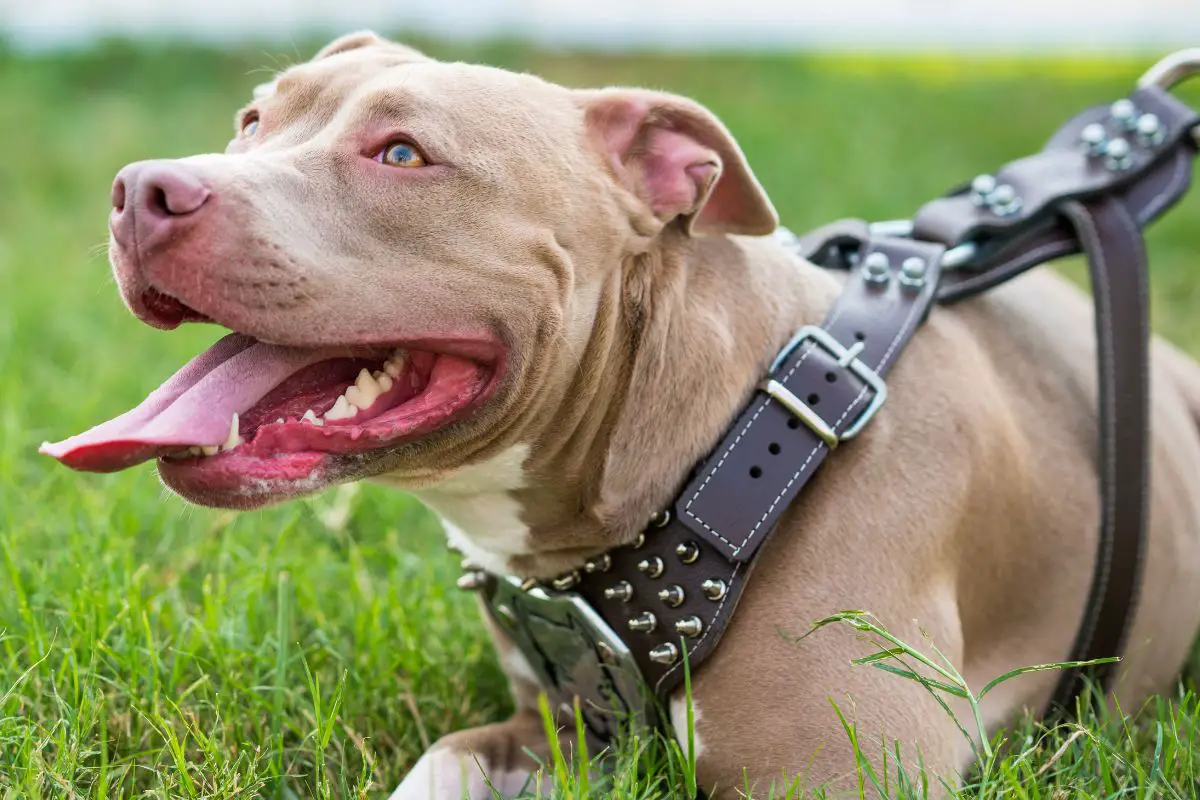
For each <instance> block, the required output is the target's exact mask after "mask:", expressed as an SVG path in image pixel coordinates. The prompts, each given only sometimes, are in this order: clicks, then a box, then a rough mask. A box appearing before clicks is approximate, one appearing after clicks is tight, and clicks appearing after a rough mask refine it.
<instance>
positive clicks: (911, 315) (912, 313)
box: [733, 289, 931, 556]
mask: <svg viewBox="0 0 1200 800" xmlns="http://www.w3.org/2000/svg"><path fill="white" fill-rule="evenodd" d="M926 291H931V289H929V290H926ZM924 307H925V304H924V303H923V302H919V301H918V300H917V299H914V301H913V305H912V308H910V309H909V311H908V316H907V317H906V318H905V320H904V324H903V325H901V326H900V330H899V331H897V332H896V336H895V337H894V338H893V339H892V343H891V345H890V346H889V347H888V349H887V352H885V353H884V354H883V358H882V359H880V361H879V364H878V366H877V367H876V370H883V369H884V368H885V367H886V366H887V363H888V361H890V360H891V358H892V356H893V355H894V354H895V352H896V348H897V347H898V346H899V344H900V340H901V339H903V338H904V336H905V334H906V333H907V332H908V331H909V330H911V328H912V326H913V325H914V324H915V322H914V320H915V317H916V315H917V312H918V311H920V310H921V309H922V308H924ZM830 327H832V323H831V325H830ZM797 366H799V365H797ZM868 388H869V387H866V386H864V387H863V388H862V389H861V390H859V392H858V396H857V397H855V398H854V400H853V401H852V402H851V403H850V405H849V406H847V407H846V410H845V411H843V412H842V415H841V416H840V417H838V421H837V422H835V423H833V428H834V430H837V427H838V426H839V425H841V424H842V423H843V422H845V420H846V417H847V416H849V415H850V412H851V411H853V410H854V409H855V408H857V407H858V404H859V403H861V402H862V399H863V398H864V397H866V395H867V389H868ZM824 446H825V444H824V442H820V443H818V444H817V446H816V447H814V448H813V450H812V452H811V453H809V454H808V458H806V459H804V463H803V464H801V465H800V469H798V470H796V473H795V474H794V475H792V479H791V480H789V481H788V482H787V485H786V486H784V487H783V489H782V490H781V491H780V492H779V494H778V495H777V496H776V497H775V500H774V501H773V502H772V503H771V505H770V507H769V508H768V509H767V511H766V513H765V514H763V515H762V517H760V518H759V520H758V522H757V523H755V525H754V527H753V528H752V529H751V530H750V533H749V534H747V535H746V538H745V539H743V540H742V543H741V544H740V545H738V546H737V547H736V548H734V551H733V554H734V555H735V556H736V555H737V554H738V553H740V552H741V550H742V548H743V547H745V546H746V545H748V544H749V543H750V540H751V539H753V538H754V537H755V536H756V535H757V534H758V530H759V528H761V527H762V524H763V523H764V522H766V520H767V517H769V516H771V512H772V511H774V510H775V506H777V505H779V501H780V500H782V499H783V496H784V495H785V494H787V493H788V490H789V489H791V488H792V484H794V483H795V482H796V479H797V478H799V477H800V476H801V475H803V474H804V470H805V469H806V468H807V467H808V465H809V464H810V463H812V460H813V457H814V456H816V454H817V453H818V452H820V450H821V448H822V447H824Z"/></svg>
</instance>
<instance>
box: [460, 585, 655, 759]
mask: <svg viewBox="0 0 1200 800" xmlns="http://www.w3.org/2000/svg"><path fill="white" fill-rule="evenodd" d="M480 595H481V597H482V599H483V601H484V605H485V607H486V608H487V610H488V613H489V615H490V616H491V618H492V620H494V621H495V623H496V624H497V625H498V626H499V627H500V628H501V629H502V630H503V631H504V632H505V633H506V634H507V635H508V636H509V638H510V639H511V640H512V642H513V644H514V645H515V646H516V647H517V649H519V650H520V651H521V653H522V655H524V656H525V660H526V661H528V662H529V666H530V667H531V668H532V669H533V671H534V674H535V675H537V678H538V681H539V682H540V683H541V685H542V688H544V689H545V690H546V693H547V695H548V696H549V700H550V701H551V707H552V708H553V709H554V710H555V711H563V712H567V713H569V714H572V715H573V714H574V700H575V698H576V697H578V698H579V708H580V713H581V714H582V716H583V721H584V725H585V726H586V727H587V732H588V734H589V736H590V737H591V738H592V740H593V742H594V743H595V744H597V745H598V746H604V745H607V744H608V743H609V742H611V741H612V740H613V739H614V738H615V737H616V735H617V733H618V732H619V731H621V730H622V728H623V727H624V726H626V725H627V724H628V721H629V719H630V718H638V719H639V721H642V722H645V723H646V724H648V725H653V724H654V723H655V718H656V717H655V707H654V704H653V702H652V700H651V696H650V694H649V690H648V688H647V687H646V685H645V682H644V680H643V678H642V674H641V670H640V669H639V668H638V665H637V661H636V660H634V657H633V653H631V652H630V650H629V648H628V647H627V646H626V645H625V643H624V642H623V641H621V637H619V636H618V635H617V634H616V633H614V632H613V630H612V628H610V627H609V626H608V624H607V623H605V621H604V619H603V618H602V617H601V616H600V615H599V614H598V613H596V610H595V609H594V608H592V606H591V605H590V604H589V603H588V602H587V601H586V600H584V599H583V597H581V596H580V595H578V594H576V593H574V592H558V591H551V590H548V589H547V588H546V587H545V586H543V585H542V584H540V583H538V582H537V581H524V582H522V581H521V580H520V579H518V578H515V577H512V576H496V575H491V574H488V575H487V576H486V581H485V584H484V585H483V586H482V587H480Z"/></svg>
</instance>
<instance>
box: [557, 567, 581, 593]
mask: <svg viewBox="0 0 1200 800" xmlns="http://www.w3.org/2000/svg"><path fill="white" fill-rule="evenodd" d="M579 580H580V578H579V572H578V571H575V572H568V573H567V574H566V575H559V576H558V577H557V578H555V579H554V580H552V581H550V585H551V586H553V587H554V588H555V589H557V590H558V591H560V592H565V591H567V590H568V589H574V588H575V587H576V586H578V585H579Z"/></svg>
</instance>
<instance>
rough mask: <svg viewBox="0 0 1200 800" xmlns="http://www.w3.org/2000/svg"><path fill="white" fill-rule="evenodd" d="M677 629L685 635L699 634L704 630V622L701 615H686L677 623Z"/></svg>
mask: <svg viewBox="0 0 1200 800" xmlns="http://www.w3.org/2000/svg"><path fill="white" fill-rule="evenodd" d="M675 630H677V631H679V632H680V633H682V634H683V635H684V636H693V637H694V636H699V635H700V634H701V633H702V632H703V631H704V623H703V622H701V621H700V618H699V617H684V618H683V619H681V620H679V621H678V622H676V623H675Z"/></svg>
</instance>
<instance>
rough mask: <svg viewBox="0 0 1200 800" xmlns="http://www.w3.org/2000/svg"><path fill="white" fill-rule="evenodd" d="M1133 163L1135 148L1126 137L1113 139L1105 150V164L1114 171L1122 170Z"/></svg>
mask: <svg viewBox="0 0 1200 800" xmlns="http://www.w3.org/2000/svg"><path fill="white" fill-rule="evenodd" d="M1132 165H1133V148H1131V147H1130V146H1129V142H1127V141H1125V140H1124V139H1113V140H1112V141H1111V142H1109V143H1108V149H1107V150H1106V151H1105V156H1104V166H1105V167H1106V168H1108V169H1110V170H1112V171H1113V172H1122V171H1124V170H1127V169H1129V167H1130V166H1132Z"/></svg>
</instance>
